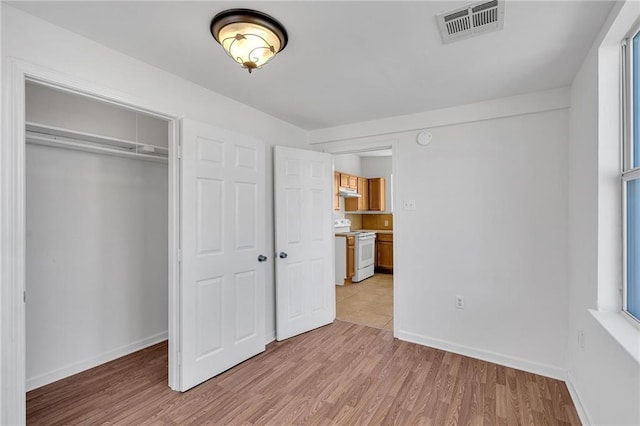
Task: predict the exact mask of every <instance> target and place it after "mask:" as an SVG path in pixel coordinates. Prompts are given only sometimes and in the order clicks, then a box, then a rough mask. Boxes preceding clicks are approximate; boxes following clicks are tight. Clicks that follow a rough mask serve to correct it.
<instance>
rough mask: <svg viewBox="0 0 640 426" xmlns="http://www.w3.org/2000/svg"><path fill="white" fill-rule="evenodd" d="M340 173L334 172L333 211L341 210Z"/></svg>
mask: <svg viewBox="0 0 640 426" xmlns="http://www.w3.org/2000/svg"><path fill="white" fill-rule="evenodd" d="M338 191H340V172H333V209H334V210H340V194H339V193H338Z"/></svg>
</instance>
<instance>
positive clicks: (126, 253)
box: [25, 80, 174, 392]
mask: <svg viewBox="0 0 640 426" xmlns="http://www.w3.org/2000/svg"><path fill="white" fill-rule="evenodd" d="M25 117H26V128H25V131H26V132H25V135H26V137H25V142H26V146H25V194H26V203H25V204H26V205H25V209H26V211H25V230H26V233H25V237H26V250H25V254H26V256H25V274H26V275H25V288H26V293H25V300H26V305H25V317H26V341H25V343H26V344H25V346H26V357H25V358H26V359H25V361H26V390H27V392H29V391H32V390H34V389H37V388H40V387H42V386H44V385H47V384H50V383H53V382H56V381H58V380H61V379H63V378H66V377H69V376H71V375H74V374H76V373H79V372H82V371H85V370H87V369H90V368H92V367H95V366H97V365H100V364H103V363H105V362H108V361H111V360H114V359H116V358H119V357H121V356H124V355H127V354H130V353H133V352H136V351H138V350H141V349H143V348H147V347H150V346H153V345H157V344H161V345H166V341H167V340H168V324H169V323H170V318H169V302H170V297H169V288H170V286H169V282H170V281H171V280H170V274H171V273H172V270H173V268H171V267H170V265H169V262H170V259H171V258H172V257H171V256H170V255H169V252H170V251H169V248H170V243H171V240H172V237H171V236H170V232H169V230H170V229H172V227H170V226H169V221H170V220H173V218H172V213H171V204H170V199H171V197H170V185H171V181H170V174H169V151H170V146H172V141H173V127H174V122H173V120H171V119H169V118H167V117H162V116H159V115H154V114H152V113H147V112H143V111H141V110H136V109H133V108H128V107H125V106H122V105H119V104H115V103H112V102H108V101H104V100H101V99H97V98H94V97H91V96H85V95H82V94H79V93H75V92H71V91H68V90H66V89H62V88H58V87H54V86H51V85H48V84H45V83H42V82H38V81H31V80H27V81H26V84H25ZM163 342H165V343H163ZM157 368H158V369H162V370H163V371H162V374H163V375H164V376H165V377H166V375H167V364H166V363H165V362H162V363H158V364H157Z"/></svg>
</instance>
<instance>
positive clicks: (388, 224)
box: [344, 213, 393, 230]
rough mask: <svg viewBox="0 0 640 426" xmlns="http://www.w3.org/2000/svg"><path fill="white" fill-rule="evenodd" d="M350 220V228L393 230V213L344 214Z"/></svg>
mask: <svg viewBox="0 0 640 426" xmlns="http://www.w3.org/2000/svg"><path fill="white" fill-rule="evenodd" d="M344 216H345V218H347V219H349V220H350V221H351V229H353V230H356V229H380V230H393V214H388V213H387V214H350V213H347V214H345V215H344Z"/></svg>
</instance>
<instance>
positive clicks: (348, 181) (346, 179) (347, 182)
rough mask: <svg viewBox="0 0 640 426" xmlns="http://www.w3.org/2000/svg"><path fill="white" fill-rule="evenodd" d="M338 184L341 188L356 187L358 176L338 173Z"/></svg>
mask: <svg viewBox="0 0 640 426" xmlns="http://www.w3.org/2000/svg"><path fill="white" fill-rule="evenodd" d="M340 186H341V187H343V188H351V189H356V190H357V189H358V177H357V176H353V175H348V174H346V173H340Z"/></svg>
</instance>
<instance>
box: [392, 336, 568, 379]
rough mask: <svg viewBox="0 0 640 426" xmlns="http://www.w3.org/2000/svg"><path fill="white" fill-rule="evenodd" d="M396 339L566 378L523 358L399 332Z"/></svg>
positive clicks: (558, 370)
mask: <svg viewBox="0 0 640 426" xmlns="http://www.w3.org/2000/svg"><path fill="white" fill-rule="evenodd" d="M397 337H398V339H400V340H405V341H407V342H411V343H417V344H419V345H424V346H429V347H432V348H436V349H441V350H443V351H449V352H453V353H456V354H460V355H464V356H469V357H472V358H477V359H481V360H483V361H488V362H493V363H495V364H500V365H504V366H505V367H511V368H515V369H518V370H524V371H528V372H530V373H535V374H539V375H541V376H546V377H550V378H553V379H558V380H562V381H565V379H566V378H567V371H566V370H565V369H562V368H560V367H556V366H553V365H549V364H543V363H539V362H535V361H530V360H527V359H523V358H518V357H512V356H508V355H502V354H499V353H497V352H491V351H487V350H484V349H478V348H474V347H471V346H465V345H460V344H457V343H453V342H450V341H447V340H442V339H436V338H433V337H428V336H423V335H421V334H417V333H411V332H407V331H399V332H398V334H397Z"/></svg>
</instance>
